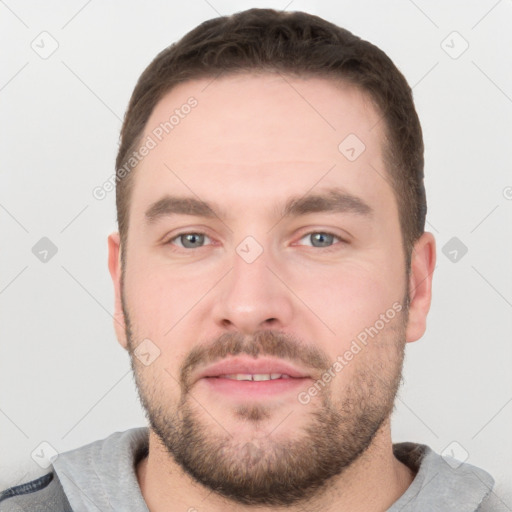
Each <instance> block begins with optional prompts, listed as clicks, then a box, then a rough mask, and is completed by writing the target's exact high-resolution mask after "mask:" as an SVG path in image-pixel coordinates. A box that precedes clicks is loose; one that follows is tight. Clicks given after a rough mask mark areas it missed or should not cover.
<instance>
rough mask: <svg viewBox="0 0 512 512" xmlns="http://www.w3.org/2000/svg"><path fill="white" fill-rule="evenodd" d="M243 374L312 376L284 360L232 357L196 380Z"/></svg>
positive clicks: (205, 370)
mask: <svg viewBox="0 0 512 512" xmlns="http://www.w3.org/2000/svg"><path fill="white" fill-rule="evenodd" d="M237 373H243V374H252V375H254V374H272V373H280V374H281V375H289V376H290V377H295V378H307V377H309V376H310V375H309V374H308V373H307V372H305V371H303V370H301V369H299V368H297V367H295V366H293V365H292V364H291V363H289V362H287V361H283V360H282V359H275V358H269V357H259V358H257V359H254V358H250V357H230V358H229V359H223V360H222V361H219V362H217V363H214V364H212V365H210V366H208V367H206V368H205V369H204V370H202V371H200V372H199V373H198V374H197V378H196V379H195V380H199V379H204V378H205V377H218V376H219V375H233V374H237Z"/></svg>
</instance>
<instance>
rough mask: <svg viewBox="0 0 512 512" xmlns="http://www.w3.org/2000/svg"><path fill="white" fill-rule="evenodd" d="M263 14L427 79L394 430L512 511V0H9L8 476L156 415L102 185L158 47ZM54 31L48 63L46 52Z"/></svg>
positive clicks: (1, 23)
mask: <svg viewBox="0 0 512 512" xmlns="http://www.w3.org/2000/svg"><path fill="white" fill-rule="evenodd" d="M250 7H274V8H278V9H284V8H286V9H287V10H305V11H307V12H310V13H313V14H318V15H320V16H322V17H325V18H326V19H328V20H330V21H333V22H334V23H337V24H339V25H341V26H343V27H345V28H347V29H349V30H351V31H353V32H354V33H356V34H358V35H359V36H361V37H363V38H365V39H368V40H370V41H371V42H373V43H375V44H377V45H378V46H379V47H381V48H382V49H383V50H384V51H386V52H387V53H388V55H389V56H390V57H391V58H392V59H393V60H394V62H395V63H396V64H397V66H398V67H399V68H400V69H401V71H402V72H403V73H404V74H405V76H406V77H407V79H408V80H409V83H410V84H411V86H413V88H414V96H415V101H416V106H417V110H418V112H419V115H420V119H421V121H422V126H423V130H424V138H425V145H426V187H427V195H428V205H429V210H428V217H427V220H428V224H427V229H428V230H429V231H431V232H433V233H434V234H435V236H436V239H437V244H438V264H437V268H436V270H435V274H434V283H433V289H434V290H433V291H434V296H433V303H432V309H431V313H430V315H429V323H428V330H427V333H426V335H425V336H424V337H423V339H422V340H420V341H419V342H416V343H413V344H410V345H408V348H407V356H406V363H405V372H404V377H405V386H404V387H403V388H402V390H401V392H400V397H399V399H398V400H397V408H396V413H395V414H394V417H393V437H394V441H395V442H398V441H404V440H408V441H416V442H423V443H426V444H428V445H430V446H431V447H432V448H433V449H435V450H436V451H438V452H443V450H445V449H447V447H449V448H448V451H450V449H453V453H454V454H455V455H456V456H459V457H462V458H464V457H466V456H467V461H468V462H470V463H472V464H475V465H477V466H481V467H483V468H485V469H487V470H488V471H489V472H490V473H491V474H493V476H494V477H495V478H496V480H497V481H498V486H497V488H496V492H497V493H498V495H499V496H500V497H501V499H503V500H504V501H505V502H506V503H507V505H508V506H509V507H510V509H511V510H512V497H511V492H510V491H511V487H512V484H510V481H511V476H512V475H511V461H512V443H511V440H510V438H511V436H510V433H511V431H512V430H511V426H512V373H511V370H510V368H511V363H512V344H511V334H510V333H511V332H512V315H511V313H512V271H511V262H512V258H511V256H512V241H511V236H510V235H511V226H512V175H511V161H512V157H511V147H512V128H511V119H512V71H511V70H512V68H511V60H512V56H511V48H512V32H511V31H510V27H511V26H512V2H511V1H510V0H501V1H496V0H488V1H487V0H485V1H479V2H467V1H462V0H461V1H457V2H453V1H452V2H444V1H435V2H433V1H430V2H427V1H424V0H416V1H415V2H413V1H409V0H400V1H393V2H390V1H387V2H381V1H378V0H375V1H366V2H359V1H355V0H353V1H341V2H334V1H332V2H328V1H325V2H307V1H299V0H295V1H292V2H290V3H289V4H287V0H283V1H271V2H269V1H267V2H258V1H251V2H249V1H238V2H234V1H224V0H209V1H203V0H191V1H189V2H179V3H178V2H176V3H172V2H164V1H160V2H158V1H154V2H141V1H139V2H136V1H130V2H126V1H120V0H117V1H110V2H100V1H98V0H92V1H88V2H85V1H83V0H77V1H69V2H51V1H50V2H44V3H39V2H35V1H25V2H16V1H14V0H6V1H1V2H0V43H1V47H2V49H3V54H2V66H1V76H0V102H1V107H0V108H1V116H2V117H1V134H0V158H1V183H0V225H1V241H0V248H1V249H0V269H1V270H0V330H1V331H0V332H1V338H0V339H1V357H0V392H1V396H0V432H1V440H0V442H1V445H0V446H1V457H0V487H5V486H7V485H8V484H13V483H19V482H22V481H24V480H26V479H27V478H29V476H32V475H34V474H39V473H43V470H42V469H41V468H39V466H38V465H36V463H35V462H34V460H33V459H32V458H31V454H32V453H33V452H34V450H36V453H38V452H37V450H43V451H44V450H48V447H47V445H43V447H42V448H41V447H40V443H41V442H47V443H49V444H50V445H51V446H53V447H54V448H55V449H56V450H57V451H58V452H62V451H65V450H68V449H72V448H75V447H77V446H80V445H83V444H85V443H87V442H90V441H93V440H96V439H99V438H103V437H106V436H107V435H109V434H110V433H112V432H114V431H118V430H124V429H127V428H130V427H133V426H139V425H144V424H145V419H144V416H143V414H142V412H141V409H140V407H139V404H138V401H137V398H136V392H135V388H134V385H133V383H132V378H131V374H130V369H129V360H128V356H127V355H126V353H125V352H124V351H123V350H122V349H121V348H120V346H119V345H118V344H117V341H116V339H115V335H114V330H113V327H112V318H111V312H112V310H113V291H112V285H111V281H110V276H109V274H108V271H107V244H106V237H107V235H108V234H109V233H110V232H111V231H113V230H115V227H116V226H115V207H114V193H111V194H109V195H108V196H107V198H105V199H104V200H103V201H99V200H96V199H95V198H94V197H93V195H92V190H93V188H94V187H96V186H98V185H101V184H102V183H103V182H104V181H105V180H106V179H108V178H109V177H110V176H111V175H112V173H113V171H114V159H115V154H116V149H117V142H118V134H119V130H120V127H121V119H122V116H123V114H124V110H125V108H126V106H127V103H128V100H129V96H130V94H131V92H132V89H133V87H134V85H135V82H136V79H137V78H138V76H139V75H140V73H141V72H142V70H143V69H144V68H145V67H146V65H147V64H148V63H149V62H150V60H151V59H152V58H153V57H154V56H155V55H156V53H157V52H159V51H160V50H161V49H163V48H164V47H166V46H168V45H169V44H170V43H172V42H173V41H175V40H176V39H178V38H179V37H181V36H182V35H183V34H185V33H186V32H188V31H189V30H190V29H192V28H193V27H194V26H196V25H197V24H199V23H200V22H202V21H204V20H206V19H209V18H212V17H215V16H217V15H218V14H230V13H233V12H235V11H237V10H243V9H246V8H250ZM43 31H46V32H48V33H49V34H50V35H51V36H48V35H42V36H41V35H40V34H41V32H43ZM454 31H456V32H457V33H458V34H459V35H460V36H459V35H457V34H453V32H454ZM52 38H53V39H54V40H55V41H56V42H57V43H58V48H57V50H56V51H55V52H54V53H53V54H52V55H51V56H49V57H48V58H46V59H43V58H41V56H40V55H39V54H38V53H37V52H36V51H35V50H34V49H33V47H35V48H37V49H38V51H39V52H40V53H42V52H44V51H49V50H50V49H51V45H52V44H56V43H52ZM462 38H463V39H462ZM443 41H444V42H443ZM464 41H467V43H468V44H469V47H468V49H467V50H466V51H465V52H464V53H462V54H461V55H459V53H460V52H461V51H462V50H463V49H464V46H465V42H464ZM454 57H457V58H454ZM42 237H48V238H49V239H50V240H51V241H52V242H53V243H54V244H55V245H56V246H57V248H58V252H57V254H56V255H55V256H53V257H52V258H51V259H50V258H49V261H47V262H46V263H44V262H41V261H40V260H39V259H38V258H36V256H35V255H34V254H33V252H32V247H33V246H34V245H35V244H36V243H37V242H38V241H39V240H40V239H41V238H42ZM452 237H457V238H458V239H459V240H460V241H461V242H462V243H463V244H464V245H465V246H466V247H467V249H468V252H467V254H465V255H464V256H462V257H461V254H462V253H461V252H460V250H459V252H458V255H457V261H455V262H453V261H451V259H450V258H452V259H453V257H454V253H452V255H450V254H448V256H449V257H448V256H446V255H445V254H443V247H444V246H445V244H447V243H448V242H449V240H450V239H452ZM452 243H453V242H452ZM457 243H458V242H457ZM448 249H449V250H452V248H451V247H450V246H448ZM446 252H447V253H448V250H446ZM454 441H455V442H456V444H451V443H453V442H454ZM45 447H46V448H45Z"/></svg>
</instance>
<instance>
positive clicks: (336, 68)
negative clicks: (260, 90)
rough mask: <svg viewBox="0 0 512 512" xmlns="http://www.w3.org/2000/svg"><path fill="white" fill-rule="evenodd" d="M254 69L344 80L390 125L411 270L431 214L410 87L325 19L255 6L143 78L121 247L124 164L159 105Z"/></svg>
mask: <svg viewBox="0 0 512 512" xmlns="http://www.w3.org/2000/svg"><path fill="white" fill-rule="evenodd" d="M255 71H263V72H265V71H268V72H279V73H281V72H282V73H285V74H287V75H292V76H298V77H301V76H302V77H311V76H316V77H325V78H332V79H334V80H338V81H339V80H343V81H345V82H346V83H350V84H353V85H355V86H356V87H358V88H359V89H360V90H362V91H364V92H365V93H366V94H367V95H368V96H369V97H370V98H371V100H372V101H373V103H374V104H375V105H376V107H377V109H378V112H379V114H380V115H381V116H382V120H383V121H384V133H385V136H386V144H385V147H384V152H385V160H386V168H387V171H388V175H389V176H388V179H390V182H391V184H392V187H393V190H394V193H395V198H396V201H397V205H398V211H399V220H400V226H401V231H402V240H403V247H404V251H405V257H406V261H407V269H409V265H410V257H411V251H412V247H413V245H414V242H415V241H416V240H417V239H418V238H419V237H420V236H421V235H422V233H423V232H424V228H425V216H426V211H427V206H426V197H425V187H424V184H423V165H424V162H423V137H422V132H421V126H420V122H419V119H418V116H417V113H416V110H415V108H414V102H413V98H412V91H411V88H410V87H409V85H408V84H407V81H406V80H405V78H404V76H403V75H402V74H401V73H400V71H399V70H398V69H397V68H396V66H395V65H394V64H393V62H392V61H391V60H390V59H389V57H388V56H387V55H386V54H385V53H384V52H383V51H382V50H380V49H379V48H377V47H376V46H374V45H373V44H371V43H369V42H367V41H364V40H362V39H361V38H359V37H357V36H355V35H353V34H352V33H351V32H349V31H348V30H345V29H343V28H341V27H338V26H337V25H334V24H333V23H330V22H328V21H326V20H324V19H322V18H320V17H318V16H314V15H311V14H307V13H304V12H283V11H276V10H273V9H249V10H246V11H243V12H238V13H236V14H233V15H231V16H222V17H219V18H214V19H211V20H208V21H205V22H204V23H202V24H200V25H199V26H197V27H196V28H195V29H193V30H192V31H190V32H188V33H187V34H186V35H185V36H184V37H183V38H182V39H180V40H179V41H178V42H176V43H174V44H172V45H171V46H169V47H168V48H166V49H165V50H163V51H162V52H160V53H159V54H158V55H157V56H156V57H155V59H154V60H153V62H151V64H150V65H149V66H148V67H147V68H146V69H145V71H144V72H143V73H142V75H141V76H140V78H139V80H138V82H137V85H136V86H135V89H134V91H133V94H132V97H131V99H130V103H129V105H128V109H127V111H126V114H125V118H124V122H123V127H122V130H121V140H120V146H119V151H118V155H117V159H116V181H117V185H116V204H117V220H118V225H119V232H120V235H121V243H122V247H123V246H124V245H125V242H126V239H127V230H128V222H129V219H128V211H129V199H130V195H131V187H132V184H133V173H128V174H126V168H125V169H124V170H123V166H125V165H126V161H127V160H128V158H129V155H130V154H131V152H132V151H133V150H135V149H136V148H137V146H138V145H139V144H140V142H141V139H142V135H143V133H144V129H145V126H146V123H147V121H148V119H149V117H150V116H151V113H152V112H153V109H154V108H155V106H156V104H157V103H158V102H159V101H160V100H161V99H162V97H163V96H164V95H165V94H166V93H168V92H169V91H170V90H171V89H172V88H173V87H175V86H176V85H177V84H179V83H182V82H185V81H188V80H193V79H200V78H207V77H212V78H213V77H216V76H218V75H219V74H221V73H222V74H234V73H240V72H255ZM340 142H341V141H340ZM121 170H123V172H120V171H121Z"/></svg>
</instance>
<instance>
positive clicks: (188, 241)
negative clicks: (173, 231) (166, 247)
mask: <svg viewBox="0 0 512 512" xmlns="http://www.w3.org/2000/svg"><path fill="white" fill-rule="evenodd" d="M205 240H209V237H207V236H206V235H204V234H203V233H182V234H181V235H178V236H176V237H174V238H172V239H171V240H169V243H176V245H177V246H178V247H182V248H184V249H196V248H198V247H202V246H203V245H204V243H205Z"/></svg>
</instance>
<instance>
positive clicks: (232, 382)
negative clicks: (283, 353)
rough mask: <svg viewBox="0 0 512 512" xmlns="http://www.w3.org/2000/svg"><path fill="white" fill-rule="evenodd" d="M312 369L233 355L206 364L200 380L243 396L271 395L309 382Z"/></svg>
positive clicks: (209, 386)
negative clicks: (309, 370) (307, 369)
mask: <svg viewBox="0 0 512 512" xmlns="http://www.w3.org/2000/svg"><path fill="white" fill-rule="evenodd" d="M309 380H311V376H310V375H309V373H308V372H307V371H305V370H303V369H301V368H298V367H296V366H294V365H292V364H291V363H289V362H287V361H282V360H278V359H273V358H266V357H265V358H258V359H254V358H247V357H232V358H229V359H226V360H223V361H220V362H218V363H215V364H213V365H212V366H209V367H208V368H205V369H204V370H203V371H202V372H200V373H199V374H198V376H197V379H196V383H198V384H199V385H201V386H204V387H206V388H207V389H208V390H209V391H210V392H211V393H216V394H217V393H222V394H224V395H227V396H232V397H235V398H236V397H239V398H244V399H247V398H258V397H261V398H269V397H272V396H277V395H281V394H283V393H289V392H291V391H297V389H298V388H300V387H305V386H307V385H308V381H309Z"/></svg>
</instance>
